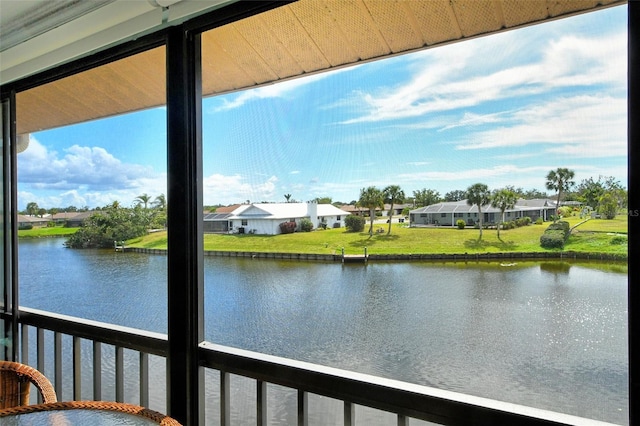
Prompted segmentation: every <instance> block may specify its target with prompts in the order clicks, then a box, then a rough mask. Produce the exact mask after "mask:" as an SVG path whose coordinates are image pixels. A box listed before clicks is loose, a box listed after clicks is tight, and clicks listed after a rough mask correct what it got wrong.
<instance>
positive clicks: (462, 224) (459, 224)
mask: <svg viewBox="0 0 640 426" xmlns="http://www.w3.org/2000/svg"><path fill="white" fill-rule="evenodd" d="M465 225H466V223H465V221H464V220H462V219H458V220H457V221H456V226H457V227H458V229H464V227H465Z"/></svg>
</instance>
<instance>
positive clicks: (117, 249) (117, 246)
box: [113, 241, 125, 252]
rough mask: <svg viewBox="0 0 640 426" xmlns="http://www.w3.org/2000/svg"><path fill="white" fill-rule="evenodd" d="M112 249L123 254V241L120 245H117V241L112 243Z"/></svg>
mask: <svg viewBox="0 0 640 426" xmlns="http://www.w3.org/2000/svg"><path fill="white" fill-rule="evenodd" d="M113 248H114V249H115V250H116V251H121V252H124V250H125V246H124V241H120V244H118V242H117V241H114V242H113Z"/></svg>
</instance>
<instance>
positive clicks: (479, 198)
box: [467, 183, 491, 240]
mask: <svg viewBox="0 0 640 426" xmlns="http://www.w3.org/2000/svg"><path fill="white" fill-rule="evenodd" d="M490 199H491V193H490V192H489V187H488V186H487V185H485V184H484V183H474V184H473V185H471V186H470V187H468V188H467V204H468V205H470V206H473V205H474V204H475V205H476V206H478V216H480V237H479V238H478V239H479V240H480V239H482V206H484V205H485V204H489V201H490Z"/></svg>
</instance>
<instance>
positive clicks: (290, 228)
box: [280, 222, 296, 234]
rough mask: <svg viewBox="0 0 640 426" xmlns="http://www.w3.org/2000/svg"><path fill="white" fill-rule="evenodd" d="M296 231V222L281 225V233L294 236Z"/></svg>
mask: <svg viewBox="0 0 640 426" xmlns="http://www.w3.org/2000/svg"><path fill="white" fill-rule="evenodd" d="M295 230H296V223H295V222H282V223H281V224H280V232H281V233H283V234H293V233H294V232H295Z"/></svg>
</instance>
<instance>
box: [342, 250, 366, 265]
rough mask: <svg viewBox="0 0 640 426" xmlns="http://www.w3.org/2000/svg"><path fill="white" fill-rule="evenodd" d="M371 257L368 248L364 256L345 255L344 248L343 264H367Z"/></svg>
mask: <svg viewBox="0 0 640 426" xmlns="http://www.w3.org/2000/svg"><path fill="white" fill-rule="evenodd" d="M368 259H369V255H368V254H367V248H366V247H365V248H364V254H344V248H342V263H367V260H368Z"/></svg>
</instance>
